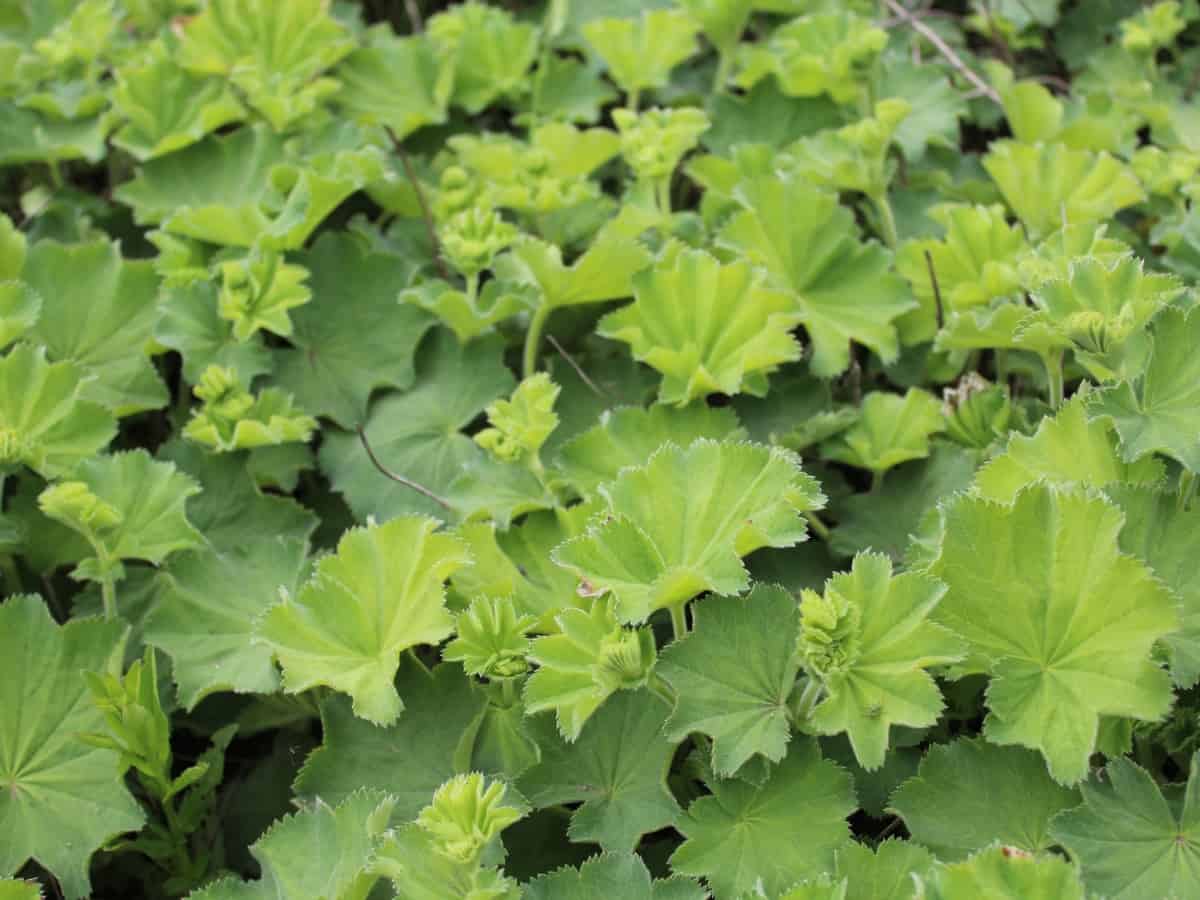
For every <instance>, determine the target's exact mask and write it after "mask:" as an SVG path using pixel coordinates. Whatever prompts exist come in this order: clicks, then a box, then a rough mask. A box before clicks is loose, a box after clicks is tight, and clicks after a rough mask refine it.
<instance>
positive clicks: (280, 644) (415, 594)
mask: <svg viewBox="0 0 1200 900" xmlns="http://www.w3.org/2000/svg"><path fill="white" fill-rule="evenodd" d="M436 527H437V523H436V522H435V521H433V520H431V519H424V518H419V517H415V516H409V517H403V518H398V519H393V520H392V521H390V522H387V523H385V524H383V525H374V524H369V525H368V526H367V527H366V528H356V529H353V530H351V531H348V532H346V534H345V535H344V536H343V537H342V539H341V540H340V541H339V542H338V549H337V554H336V555H334V556H327V557H325V558H323V559H322V560H321V561H320V562H319V563H318V564H317V567H316V572H315V574H314V575H313V578H312V580H311V581H309V582H308V583H307V584H305V585H304V587H303V588H301V589H300V592H299V593H298V594H297V595H296V596H295V597H290V596H285V597H284V598H283V599H282V601H281V602H280V603H279V604H277V605H275V606H273V607H272V608H271V609H270V610H268V611H267V613H266V614H265V615H264V616H263V617H262V619H261V621H260V622H259V623H258V625H257V627H256V633H257V636H258V638H259V639H260V640H261V641H263V642H264V643H265V644H266V645H267V646H269V647H270V648H271V650H272V652H273V653H274V654H275V656H276V658H277V659H278V660H279V663H280V665H281V666H282V668H283V686H284V690H285V691H287V692H289V693H300V692H302V691H305V690H308V689H309V688H311V687H313V686H314V685H318V684H323V685H328V686H329V687H331V688H333V689H334V690H338V691H342V692H344V693H347V694H349V695H350V696H351V697H352V698H353V699H354V712H355V714H357V715H360V716H362V717H363V718H365V719H368V720H369V721H371V722H375V723H377V724H380V725H387V724H390V723H392V722H394V721H395V720H396V717H397V716H398V715H399V714H400V711H401V710H402V709H403V708H404V703H403V701H402V700H401V699H400V696H399V695H398V694H397V693H396V689H395V688H394V687H393V684H392V682H393V681H394V680H395V676H396V669H397V666H398V665H399V660H400V654H401V653H402V652H403V651H404V650H406V649H408V648H409V647H413V646H416V645H418V644H436V643H438V642H439V641H441V640H442V639H443V638H445V637H447V636H449V634H450V633H451V632H452V631H453V627H454V620H453V619H452V618H451V617H450V614H449V613H448V612H447V611H446V609H445V605H444V601H445V589H444V587H443V582H444V581H445V579H446V577H447V576H448V575H449V574H450V573H451V572H453V571H454V570H455V569H457V568H458V567H459V566H461V565H463V563H465V562H466V561H467V559H468V557H467V555H466V552H465V547H464V546H463V545H462V544H461V543H460V542H459V541H458V540H457V539H456V538H453V537H451V536H450V535H448V534H438V533H435V531H434V529H435V528H436Z"/></svg>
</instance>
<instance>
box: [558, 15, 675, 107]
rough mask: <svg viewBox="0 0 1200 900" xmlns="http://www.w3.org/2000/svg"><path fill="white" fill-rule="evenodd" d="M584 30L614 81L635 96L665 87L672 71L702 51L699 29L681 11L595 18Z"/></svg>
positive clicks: (627, 92)
mask: <svg viewBox="0 0 1200 900" xmlns="http://www.w3.org/2000/svg"><path fill="white" fill-rule="evenodd" d="M582 31H583V36H584V37H585V38H587V42H588V43H589V44H591V46H592V49H593V50H595V52H596V53H597V54H598V55H599V56H600V58H601V59H603V60H604V63H605V65H607V66H608V72H609V74H610V75H611V76H612V79H613V81H615V82H616V83H617V86H618V87H620V88H621V90H623V91H624V92H625V93H626V94H631V95H633V96H637V95H638V94H639V93H640V92H641V91H642V90H645V89H647V88H661V87H665V86H666V84H667V81H668V80H669V79H670V77H671V70H672V69H674V68H675V67H676V66H677V65H679V64H680V63H682V62H683V61H684V60H686V59H687V58H688V57H690V56H692V55H693V54H695V53H696V51H697V50H698V49H699V47H698V44H697V42H696V34H697V32H698V31H699V28H698V26H697V25H696V23H695V22H694V21H693V20H692V18H691V17H690V16H689V15H688V14H687V13H685V12H684V11H683V10H678V9H648V10H644V11H643V12H642V14H641V15H640V16H639V17H637V18H630V19H593V20H592V21H590V22H588V23H587V24H586V25H584V26H583V29H582ZM633 105H636V104H633Z"/></svg>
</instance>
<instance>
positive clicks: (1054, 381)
mask: <svg viewBox="0 0 1200 900" xmlns="http://www.w3.org/2000/svg"><path fill="white" fill-rule="evenodd" d="M1042 364H1043V365H1044V366H1045V367H1046V382H1047V383H1048V384H1049V386H1050V388H1049V393H1050V408H1051V409H1058V408H1059V407H1060V406H1062V404H1063V396H1064V388H1063V352H1062V351H1061V350H1052V351H1050V352H1049V353H1046V354H1043V356H1042Z"/></svg>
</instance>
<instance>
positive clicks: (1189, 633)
mask: <svg viewBox="0 0 1200 900" xmlns="http://www.w3.org/2000/svg"><path fill="white" fill-rule="evenodd" d="M1105 493H1106V494H1107V495H1108V496H1109V498H1110V499H1111V500H1112V501H1113V502H1114V503H1116V504H1117V505H1118V506H1119V507H1120V508H1121V512H1122V513H1124V515H1125V524H1124V525H1122V526H1121V537H1120V544H1121V550H1122V551H1123V552H1125V553H1128V554H1130V555H1132V556H1136V557H1137V558H1138V559H1140V560H1142V562H1144V563H1146V565H1148V566H1149V567H1150V568H1151V569H1153V570H1154V574H1155V575H1157V576H1158V577H1159V578H1161V579H1162V580H1163V582H1165V583H1166V585H1167V587H1168V588H1170V589H1171V592H1172V593H1173V594H1174V595H1175V598H1176V600H1178V602H1179V614H1180V628H1179V631H1178V632H1176V633H1175V634H1171V635H1167V636H1166V637H1165V638H1163V643H1164V644H1165V645H1166V647H1167V655H1168V657H1169V659H1170V662H1171V677H1172V678H1173V679H1174V680H1175V683H1176V684H1178V685H1179V686H1181V687H1191V686H1192V685H1193V684H1195V683H1196V681H1197V680H1200V554H1197V553H1196V552H1195V535H1196V534H1200V532H1198V531H1197V530H1196V529H1197V528H1200V506H1197V505H1196V504H1193V505H1192V506H1190V507H1188V508H1186V509H1184V508H1181V507H1180V505H1179V501H1178V495H1177V494H1175V493H1167V492H1166V491H1162V490H1156V489H1154V488H1150V487H1146V486H1144V485H1110V486H1109V487H1107V488H1106V489H1105Z"/></svg>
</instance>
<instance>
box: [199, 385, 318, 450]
mask: <svg viewBox="0 0 1200 900" xmlns="http://www.w3.org/2000/svg"><path fill="white" fill-rule="evenodd" d="M194 393H195V394H196V396H197V397H198V398H199V399H200V400H201V401H203V405H202V406H201V407H200V409H199V410H196V411H194V412H193V414H192V418H191V419H190V420H189V421H188V423H187V425H185V426H184V428H183V432H182V433H183V436H184V437H185V438H188V439H189V440H193V441H196V442H197V443H199V444H204V445H206V446H208V447H211V448H212V449H213V450H214V451H216V452H218V453H224V452H228V451H231V450H246V449H250V448H253V447H269V446H275V445H278V444H286V443H289V442H292V441H299V442H301V443H303V442H306V441H307V440H308V438H309V436H310V435H311V434H312V432H313V430H314V429H316V427H317V421H316V419H314V418H312V417H311V416H308V415H305V414H304V413H302V412H301V411H300V410H298V409H296V408H295V406H294V405H293V404H292V398H291V397H290V396H288V395H287V394H285V393H283V391H281V390H279V389H278V388H267V389H266V390H264V391H260V392H259V393H258V394H251V393H250V392H249V391H247V390H246V389H245V388H244V387H242V385H241V383H240V382H239V379H238V374H237V372H236V371H234V370H233V369H227V368H222V367H221V366H209V367H208V368H207V369H205V370H204V372H203V374H201V376H200V382H199V384H197V385H196V387H195V389H194Z"/></svg>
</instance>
